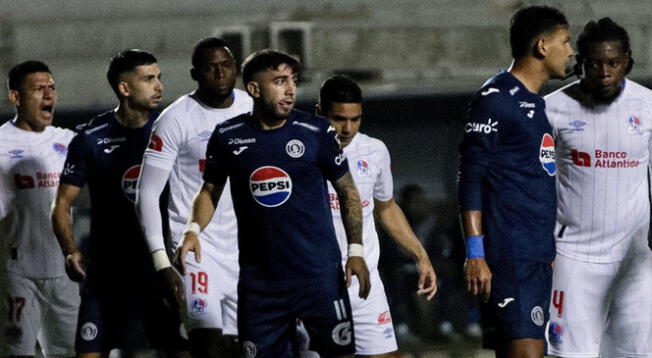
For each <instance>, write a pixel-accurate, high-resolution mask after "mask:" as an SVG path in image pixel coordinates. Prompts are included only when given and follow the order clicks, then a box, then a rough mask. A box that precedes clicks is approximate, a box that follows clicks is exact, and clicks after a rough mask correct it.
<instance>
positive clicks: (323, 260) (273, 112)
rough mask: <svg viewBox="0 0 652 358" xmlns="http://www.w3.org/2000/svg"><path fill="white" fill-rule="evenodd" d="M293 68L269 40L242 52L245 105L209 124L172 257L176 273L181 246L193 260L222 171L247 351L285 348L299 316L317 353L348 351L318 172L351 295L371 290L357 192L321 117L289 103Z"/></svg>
mask: <svg viewBox="0 0 652 358" xmlns="http://www.w3.org/2000/svg"><path fill="white" fill-rule="evenodd" d="M299 67H300V64H299V62H298V60H296V59H295V58H293V57H291V56H289V55H287V54H285V53H283V52H280V51H275V50H269V49H267V50H261V51H258V52H255V53H254V54H252V55H250V56H249V57H248V58H247V59H246V60H245V62H244V64H243V70H242V77H243V83H244V84H245V87H246V89H247V92H248V93H249V95H250V96H251V97H253V101H254V109H253V112H252V114H244V115H241V116H238V117H236V118H234V119H230V120H228V121H226V122H223V123H220V124H218V125H217V127H216V128H215V131H214V132H213V135H212V136H211V139H210V141H209V143H208V149H207V152H206V153H207V155H206V171H205V172H204V184H203V186H202V188H201V190H200V191H199V193H197V196H196V197H195V200H194V202H193V208H192V213H191V216H190V217H191V218H190V221H189V223H188V226H187V228H186V230H185V233H184V238H183V243H182V245H181V246H180V248H179V249H178V250H177V254H178V255H177V257H176V259H175V264H176V265H178V266H179V268H180V270H181V272H182V273H183V272H185V257H186V254H187V253H188V252H189V251H192V252H194V254H195V259H196V260H197V261H199V260H201V251H200V241H199V237H198V234H199V232H200V231H201V230H202V229H203V228H204V227H206V225H207V224H208V223H209V222H210V219H211V217H212V216H213V214H214V212H215V207H216V206H217V202H218V199H219V197H220V194H221V193H222V190H223V188H224V184H225V182H226V179H227V177H228V178H229V179H230V181H231V194H232V198H233V205H234V208H235V212H236V216H237V218H238V239H239V244H240V245H239V246H240V281H239V283H238V334H239V338H240V342H241V347H242V349H243V354H244V356H246V357H253V356H255V357H260V358H264V357H274V358H279V357H288V356H290V355H291V354H292V352H291V349H290V346H291V344H290V341H292V340H293V339H294V337H295V322H296V319H298V318H299V319H302V321H303V322H304V324H305V326H306V328H307V330H308V332H309V333H310V336H311V343H312V349H313V350H315V351H317V352H319V353H320V354H321V355H322V356H324V357H340V356H347V357H348V356H351V355H352V354H353V352H354V339H353V338H354V337H353V331H352V329H353V327H352V321H351V306H350V304H349V299H348V294H347V291H346V287H345V280H344V276H345V274H344V271H343V269H342V263H341V254H340V250H339V247H338V244H337V238H336V236H335V230H334V228H333V222H332V217H331V213H330V209H329V206H328V197H327V192H328V191H327V185H326V180H330V181H331V182H332V183H333V186H334V188H335V190H336V191H337V194H338V196H339V198H340V205H341V210H342V220H343V222H344V226H345V229H346V232H347V237H348V239H349V244H350V245H349V259H348V261H347V263H346V281H347V283H350V280H351V275H352V274H353V275H357V276H358V280H359V281H360V291H359V293H358V294H359V295H360V297H363V298H366V297H367V295H368V294H369V289H370V287H369V272H368V271H367V266H366V264H365V261H364V258H363V254H364V251H363V250H364V248H363V246H362V211H361V207H360V196H359V194H358V192H357V190H356V188H355V184H354V182H353V178H352V177H351V174H350V173H349V169H348V164H347V161H346V157H345V156H344V154H343V153H342V150H341V149H340V147H339V145H338V144H337V141H336V139H335V134H336V133H335V129H334V128H333V127H331V126H330V125H329V124H328V122H327V121H326V120H325V119H323V118H318V117H315V116H313V115H311V114H308V113H304V112H300V111H297V110H293V108H294V104H295V100H296V81H297V76H298V74H299Z"/></svg>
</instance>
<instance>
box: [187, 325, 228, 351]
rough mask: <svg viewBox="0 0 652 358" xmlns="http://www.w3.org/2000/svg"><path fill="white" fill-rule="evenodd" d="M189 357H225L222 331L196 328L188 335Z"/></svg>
mask: <svg viewBox="0 0 652 358" xmlns="http://www.w3.org/2000/svg"><path fill="white" fill-rule="evenodd" d="M188 339H189V341H190V355H191V356H192V357H193V358H218V357H219V358H221V357H229V356H226V355H225V353H226V352H225V351H224V340H223V337H222V330H221V329H218V328H196V329H193V330H192V331H190V334H189V335H188Z"/></svg>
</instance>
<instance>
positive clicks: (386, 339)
mask: <svg viewBox="0 0 652 358" xmlns="http://www.w3.org/2000/svg"><path fill="white" fill-rule="evenodd" d="M369 277H370V279H371V292H369V297H367V299H366V300H363V299H362V298H360V297H358V290H359V287H360V286H359V284H358V279H357V277H355V276H354V277H353V279H352V282H351V286H350V287H349V299H350V300H351V310H352V311H353V332H354V334H355V353H356V354H358V355H374V354H383V353H390V352H394V351H396V350H397V349H398V345H397V344H396V335H395V334H394V327H393V325H392V315H391V314H390V313H389V305H388V304H387V296H386V295H385V286H383V282H382V281H381V280H380V275H379V274H378V270H374V271H373V272H370V274H369Z"/></svg>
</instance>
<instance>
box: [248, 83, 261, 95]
mask: <svg viewBox="0 0 652 358" xmlns="http://www.w3.org/2000/svg"><path fill="white" fill-rule="evenodd" d="M246 88H247V93H249V95H250V96H251V97H253V98H259V97H260V86H259V85H258V82H256V81H249V82H248V83H247V86H246Z"/></svg>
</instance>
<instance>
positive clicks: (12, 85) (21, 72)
mask: <svg viewBox="0 0 652 358" xmlns="http://www.w3.org/2000/svg"><path fill="white" fill-rule="evenodd" d="M36 72H47V73H50V74H52V72H51V71H50V68H49V67H48V65H46V64H45V63H44V62H41V61H34V60H30V61H25V62H21V63H19V64H17V65H16V66H14V67H12V68H11V69H10V70H9V73H8V74H7V87H9V89H10V90H14V91H20V86H21V85H22V84H23V80H24V79H25V77H27V75H29V74H32V73H36Z"/></svg>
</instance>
